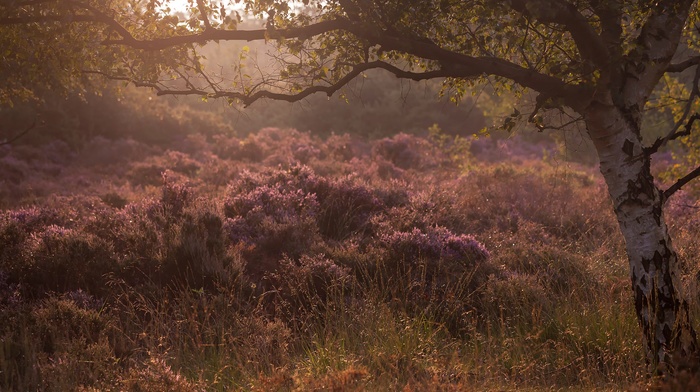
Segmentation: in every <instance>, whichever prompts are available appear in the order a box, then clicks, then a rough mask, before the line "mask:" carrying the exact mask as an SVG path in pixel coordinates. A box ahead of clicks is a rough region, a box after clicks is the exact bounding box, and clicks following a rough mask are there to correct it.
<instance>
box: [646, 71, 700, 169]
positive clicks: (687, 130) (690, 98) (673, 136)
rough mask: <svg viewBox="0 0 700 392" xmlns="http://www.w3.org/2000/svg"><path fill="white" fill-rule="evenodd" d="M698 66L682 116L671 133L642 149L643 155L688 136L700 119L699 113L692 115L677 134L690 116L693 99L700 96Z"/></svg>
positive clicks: (699, 72)
mask: <svg viewBox="0 0 700 392" xmlns="http://www.w3.org/2000/svg"><path fill="white" fill-rule="evenodd" d="M698 83H700V66H698V67H697V68H696V69H695V76H694V77H693V88H692V89H691V90H690V95H689V96H688V103H686V105H685V109H684V110H683V114H682V115H681V118H680V119H679V120H678V121H677V122H676V124H675V125H674V127H673V128H672V129H671V131H670V132H669V133H668V134H667V135H666V136H665V137H664V138H663V139H656V141H654V144H652V145H651V146H649V147H647V148H645V149H644V152H645V154H647V155H651V154H653V153H655V152H657V151H658V150H659V148H661V147H663V146H665V145H666V143H668V142H669V141H671V140H675V139H677V138H679V137H682V136H686V135H690V131H691V129H692V127H693V123H694V122H695V121H696V120H699V119H700V113H695V114H694V115H692V116H691V117H690V118H689V119H688V122H687V123H686V124H685V127H684V130H683V131H681V132H678V129H679V128H680V127H681V124H682V123H683V122H684V121H685V119H686V118H687V117H688V114H690V108H691V107H692V106H693V103H694V102H695V98H697V97H698V96H700V85H698Z"/></svg>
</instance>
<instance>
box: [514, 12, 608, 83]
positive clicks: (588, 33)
mask: <svg viewBox="0 0 700 392" xmlns="http://www.w3.org/2000/svg"><path fill="white" fill-rule="evenodd" d="M510 6H511V8H513V9H514V10H515V11H518V12H519V13H521V14H523V15H530V16H533V17H535V18H536V19H537V20H538V21H539V22H540V23H554V24H559V25H562V26H564V28H565V29H566V30H567V31H568V32H569V33H571V37H572V38H573V39H574V42H575V43H576V47H578V49H579V52H580V53H581V56H582V57H583V58H584V59H587V60H589V61H591V62H592V63H593V64H595V65H596V66H597V67H598V68H603V69H604V68H607V66H608V65H609V63H610V54H609V53H608V48H607V46H606V45H605V43H604V42H603V39H602V38H601V37H600V35H598V33H597V32H596V31H595V29H594V28H593V26H591V25H590V23H588V20H587V19H586V18H585V17H584V16H583V15H582V14H581V13H580V12H579V11H578V9H577V8H576V6H575V5H574V4H571V3H569V2H568V1H564V0H511V1H510Z"/></svg>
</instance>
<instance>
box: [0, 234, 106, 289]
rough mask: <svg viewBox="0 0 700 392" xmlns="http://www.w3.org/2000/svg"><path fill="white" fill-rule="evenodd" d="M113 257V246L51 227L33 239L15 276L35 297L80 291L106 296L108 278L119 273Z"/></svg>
mask: <svg viewBox="0 0 700 392" xmlns="http://www.w3.org/2000/svg"><path fill="white" fill-rule="evenodd" d="M112 253H113V251H112V246H111V244H109V243H108V242H106V241H104V240H102V239H100V238H98V237H96V236H94V235H92V234H89V233H85V232H82V231H79V230H74V229H67V228H65V227H61V226H56V225H50V226H47V227H45V228H44V230H43V231H41V232H36V233H33V234H32V235H31V237H30V239H29V241H28V242H27V243H26V254H25V258H24V259H23V261H22V262H20V263H17V265H15V271H14V272H15V274H17V275H19V279H18V280H19V281H20V282H26V284H27V285H28V286H29V287H32V289H34V290H35V294H42V293H43V291H59V292H64V291H70V290H78V289H83V290H86V291H88V292H90V293H102V292H103V291H104V290H105V289H106V287H105V286H104V281H105V280H104V278H103V277H104V275H106V274H109V273H114V272H116V271H117V270H118V266H117V263H116V261H115V260H114V259H113V258H112ZM10 272H12V271H10ZM37 290H38V291H37Z"/></svg>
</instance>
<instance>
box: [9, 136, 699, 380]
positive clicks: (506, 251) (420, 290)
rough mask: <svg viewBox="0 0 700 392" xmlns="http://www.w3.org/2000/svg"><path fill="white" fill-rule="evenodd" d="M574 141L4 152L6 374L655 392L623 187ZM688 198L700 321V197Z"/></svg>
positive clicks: (203, 140)
mask: <svg viewBox="0 0 700 392" xmlns="http://www.w3.org/2000/svg"><path fill="white" fill-rule="evenodd" d="M556 157H557V154H556V153H555V152H552V151H551V150H550V149H546V148H545V149H544V150H543V149H542V148H539V147H537V146H535V145H523V144H518V143H510V142H509V141H508V140H499V141H496V140H494V139H491V138H485V139H481V140H474V141H468V140H465V139H458V140H457V141H456V142H455V141H454V139H452V138H447V137H440V136H435V135H433V136H432V137H417V136H411V135H406V134H398V135H395V136H393V137H387V138H384V139H379V140H375V141H372V142H368V141H363V140H359V139H355V138H352V137H350V136H338V135H332V136H329V137H328V138H326V139H320V138H317V137H314V136H311V135H309V134H307V133H302V132H298V131H295V130H284V129H277V128H266V129H262V130H261V131H259V132H257V133H254V134H251V135H250V136H247V137H234V136H223V135H218V136H213V135H201V134H190V135H189V136H187V137H186V138H182V139H181V140H178V141H173V142H172V143H169V144H167V145H165V144H147V143H144V142H141V141H136V140H132V139H106V138H101V137H97V138H94V139H91V140H90V141H88V142H86V144H84V145H83V146H81V148H79V149H75V148H70V147H68V145H67V144H65V143H63V142H60V141H54V142H51V143H48V144H42V145H36V146H31V145H16V146H15V145H4V146H0V183H1V184H2V186H1V187H0V208H2V209H1V210H0V244H2V245H1V246H0V390H15V391H28V390H46V391H69V390H79V391H98V390H99V391H109V390H114V391H121V390H127V391H193V390H207V391H229V390H251V391H274V390H279V391H297V390H298V391H327V390H328V391H363V390H370V391H388V390H403V391H465V390H466V391H470V390H473V391H482V390H494V391H496V390H498V391H501V390H506V391H508V390H582V391H593V390H596V391H597V390H624V389H630V390H644V389H646V388H648V387H650V385H652V383H653V381H652V380H648V379H647V378H646V376H645V374H646V369H645V364H644V356H643V353H642V351H641V343H640V340H641V332H640V330H639V327H638V325H637V321H636V319H635V316H634V309H633V301H632V295H631V290H630V287H629V286H630V285H629V277H628V272H627V264H626V259H625V251H624V241H623V239H622V237H621V235H620V234H619V230H618V227H617V222H616V220H615V217H614V216H613V214H612V210H611V206H610V202H609V200H608V196H607V191H606V189H605V185H604V184H603V183H602V180H601V178H600V176H599V174H598V173H597V170H596V168H594V167H587V166H580V165H576V164H572V163H568V162H566V161H564V160H561V159H558V158H556ZM669 203H670V206H669V208H668V214H669V216H668V217H667V218H668V220H669V222H670V224H671V229H672V232H673V236H674V240H675V246H676V247H677V249H678V250H679V254H680V255H681V257H682V258H683V260H685V261H686V262H687V264H686V265H684V268H685V271H684V272H685V274H684V276H686V277H687V279H686V281H685V282H684V283H685V285H686V286H687V289H688V291H689V292H690V295H691V304H692V306H693V308H694V313H693V314H694V315H696V316H697V315H699V314H700V309H699V308H700V307H698V304H697V299H698V289H697V287H696V286H697V283H696V279H695V277H696V276H698V275H697V273H698V267H697V266H696V265H695V264H694V263H691V262H692V261H694V258H695V255H697V254H698V252H700V240H698V233H699V232H700V211H699V210H698V206H697V202H696V199H695V197H694V196H693V195H692V194H691V193H685V192H679V193H678V194H676V195H674V197H673V199H671V200H670V202H669ZM683 376H684V375H683V374H682V373H681V374H680V375H679V379H678V380H675V381H673V382H671V383H670V384H669V385H666V387H668V388H669V389H671V390H673V389H672V388H673V387H674V386H675V387H678V388H681V389H678V390H685V389H682V388H690V387H689V386H685V387H681V386H679V385H681V384H682V383H685V382H690V383H692V382H694V381H693V380H684V379H683ZM674 383H675V384H674ZM676 384H678V385H676ZM694 385H696V384H694ZM696 386H697V385H696Z"/></svg>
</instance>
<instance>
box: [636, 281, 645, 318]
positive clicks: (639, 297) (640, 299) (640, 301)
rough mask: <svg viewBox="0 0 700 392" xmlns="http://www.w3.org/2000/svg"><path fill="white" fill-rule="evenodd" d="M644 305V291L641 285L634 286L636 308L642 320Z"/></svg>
mask: <svg viewBox="0 0 700 392" xmlns="http://www.w3.org/2000/svg"><path fill="white" fill-rule="evenodd" d="M643 307H644V293H643V292H642V289H641V288H639V287H635V288H634V310H635V311H636V312H637V317H638V318H639V319H640V320H641V317H642V309H643Z"/></svg>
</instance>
